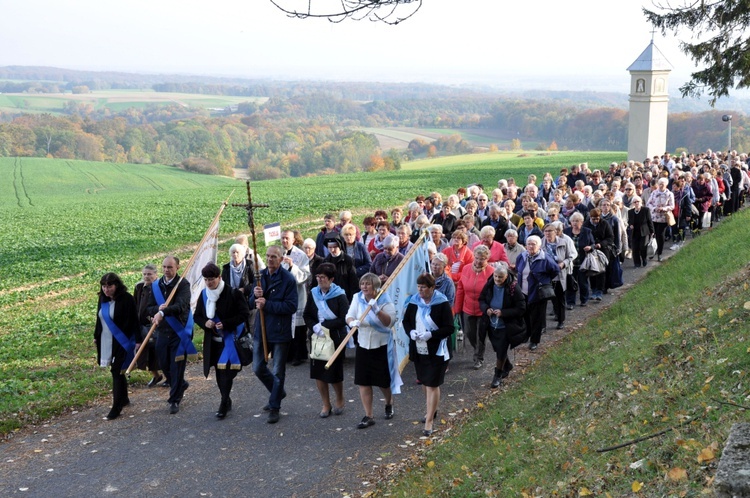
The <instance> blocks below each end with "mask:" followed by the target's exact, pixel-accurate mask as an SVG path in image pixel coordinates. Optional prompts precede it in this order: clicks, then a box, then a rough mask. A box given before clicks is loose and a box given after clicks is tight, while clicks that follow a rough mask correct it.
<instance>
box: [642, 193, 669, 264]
mask: <svg viewBox="0 0 750 498" xmlns="http://www.w3.org/2000/svg"><path fill="white" fill-rule="evenodd" d="M668 184H669V180H667V179H666V178H659V180H657V182H656V189H655V190H652V191H651V192H650V193H649V195H648V201H647V205H646V207H648V209H649V211H651V219H652V220H653V222H654V230H655V232H656V257H657V260H658V261H661V255H662V253H663V252H664V232H665V231H666V229H667V226H668V225H667V212H669V211H673V210H674V194H673V193H672V192H670V191H669V190H667V185H668Z"/></svg>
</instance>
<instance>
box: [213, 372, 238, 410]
mask: <svg viewBox="0 0 750 498" xmlns="http://www.w3.org/2000/svg"><path fill="white" fill-rule="evenodd" d="M238 372H239V370H232V369H231V368H217V369H216V385H217V386H219V393H221V402H222V403H225V402H226V401H228V400H229V395H230V394H231V392H232V385H233V384H234V378H235V377H237V373H238Z"/></svg>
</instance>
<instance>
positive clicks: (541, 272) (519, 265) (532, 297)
mask: <svg viewBox="0 0 750 498" xmlns="http://www.w3.org/2000/svg"><path fill="white" fill-rule="evenodd" d="M541 255H542V256H544V257H540V258H536V259H535V260H533V261H532V262H531V271H530V272H529V282H528V284H529V295H528V299H529V302H530V303H534V302H536V301H537V300H538V299H537V297H536V291H537V289H538V288H539V286H540V285H544V284H551V283H552V279H553V278H555V277H556V276H557V274H558V273H560V266H558V264H557V262H556V261H555V260H554V259H552V256H550V255H549V254H547V253H546V252H544V251H542V252H541ZM528 260H529V253H528V252H526V251H524V252H522V253H521V254H519V255H518V259H516V274H517V276H518V289H519V290H520V289H522V288H523V271H524V269H525V268H526V265H527V264H528Z"/></svg>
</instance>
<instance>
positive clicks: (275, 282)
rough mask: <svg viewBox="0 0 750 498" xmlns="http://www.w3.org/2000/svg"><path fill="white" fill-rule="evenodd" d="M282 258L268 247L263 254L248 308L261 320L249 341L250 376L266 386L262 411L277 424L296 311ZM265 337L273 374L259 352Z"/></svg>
mask: <svg viewBox="0 0 750 498" xmlns="http://www.w3.org/2000/svg"><path fill="white" fill-rule="evenodd" d="M282 258H283V254H282V249H281V247H280V246H271V247H269V248H268V250H267V251H266V269H265V270H263V271H262V272H260V279H259V280H258V284H259V285H258V286H257V287H255V289H253V294H252V295H251V296H250V299H249V305H250V308H251V309H253V308H257V309H258V310H259V313H262V314H263V315H264V316H265V319H264V320H256V321H255V335H254V338H253V339H254V340H253V372H254V373H255V375H256V377H258V379H259V380H260V381H261V382H262V383H263V385H264V386H266V389H268V392H269V393H270V396H269V398H268V404H267V405H266V406H264V407H263V411H267V412H268V420H267V421H268V423H269V424H275V423H276V422H278V421H279V410H280V409H281V400H282V399H284V397H286V392H285V391H284V379H285V377H286V357H287V353H288V352H289V344H290V343H291V342H292V318H293V317H294V314H295V313H296V311H297V282H296V281H295V279H294V277H293V276H292V274H291V273H289V272H288V271H287V270H285V269H284V268H282V267H281V262H282ZM263 325H265V337H266V339H267V343H268V352H269V353H270V354H271V356H272V357H273V371H271V370H270V369H269V368H268V361H267V358H266V357H265V354H264V352H263V343H262V337H263V333H264V331H263V330H262V327H263Z"/></svg>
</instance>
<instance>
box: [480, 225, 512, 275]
mask: <svg viewBox="0 0 750 498" xmlns="http://www.w3.org/2000/svg"><path fill="white" fill-rule="evenodd" d="M496 235H497V234H496V233H495V229H494V228H492V227H491V226H486V227H484V228H482V230H481V231H480V232H479V240H480V244H482V245H484V246H485V247H487V249H489V250H490V259H489V264H490V265H492V266H493V267H494V266H495V264H496V263H499V262H502V263H506V264H507V263H508V255H507V254H506V253H505V247H503V245H502V244H501V243H500V242H498V241H497V240H496Z"/></svg>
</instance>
